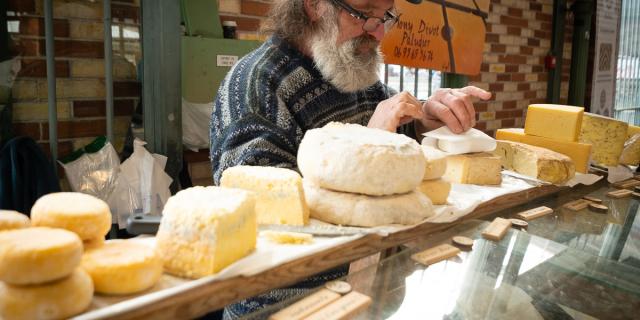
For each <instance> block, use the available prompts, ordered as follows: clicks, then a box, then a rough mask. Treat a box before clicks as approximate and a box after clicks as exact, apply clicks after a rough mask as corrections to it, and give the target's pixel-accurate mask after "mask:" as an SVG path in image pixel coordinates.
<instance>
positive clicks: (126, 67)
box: [7, 0, 140, 157]
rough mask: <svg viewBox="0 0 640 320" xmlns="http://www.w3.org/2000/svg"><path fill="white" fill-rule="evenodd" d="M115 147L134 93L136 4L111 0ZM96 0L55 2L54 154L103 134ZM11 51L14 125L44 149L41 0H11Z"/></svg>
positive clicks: (131, 0) (101, 64)
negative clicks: (16, 60) (15, 66)
mask: <svg viewBox="0 0 640 320" xmlns="http://www.w3.org/2000/svg"><path fill="white" fill-rule="evenodd" d="M111 11H112V12H111V13H112V16H113V22H114V24H113V27H112V32H114V34H113V38H114V41H113V50H114V59H113V78H114V84H113V88H114V97H115V102H114V109H115V110H114V113H115V123H114V133H115V135H116V140H115V143H114V145H115V147H116V149H117V150H118V151H119V150H121V148H122V144H123V140H124V136H125V134H126V131H127V128H128V126H129V122H130V119H131V114H132V112H133V109H134V107H135V105H136V104H137V102H138V101H139V99H140V85H139V83H138V82H137V81H136V67H135V63H136V61H138V60H139V58H140V41H139V37H138V34H137V33H138V31H139V20H140V19H139V16H140V10H139V4H138V1H136V0H119V1H113V3H112V10H111ZM102 12H103V11H102V3H101V2H97V1H96V2H94V1H85V0H55V1H53V15H54V35H55V55H56V64H55V65H56V93H57V109H58V138H59V147H58V153H59V157H64V156H65V155H68V154H69V153H70V152H71V151H72V150H73V149H76V148H78V147H80V146H83V145H85V144H86V143H88V142H90V141H91V140H92V139H94V138H95V137H96V136H99V135H104V134H106V119H105V113H106V112H105V86H104V49H103V38H104V35H103V24H102ZM7 14H8V21H9V32H10V38H11V42H12V44H11V46H12V50H13V51H14V53H15V54H16V55H19V57H20V60H21V63H22V68H21V71H20V73H19V75H18V78H17V79H16V82H15V84H14V86H13V90H12V96H13V129H14V133H15V134H17V135H28V136H31V137H33V138H34V139H36V140H37V141H38V142H39V143H40V144H41V145H42V146H43V147H44V150H45V152H47V153H48V152H49V145H48V143H49V125H48V111H47V110H48V106H47V79H46V61H45V40H44V33H45V29H44V18H43V17H44V13H43V2H42V1H39V0H9V2H8V12H7Z"/></svg>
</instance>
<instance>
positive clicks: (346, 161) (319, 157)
mask: <svg viewBox="0 0 640 320" xmlns="http://www.w3.org/2000/svg"><path fill="white" fill-rule="evenodd" d="M425 162H426V160H425V158H424V155H423V154H422V149H421V148H420V145H419V144H418V142H416V141H415V140H413V139H411V138H409V137H407V136H404V135H401V134H396V133H392V132H388V131H385V130H380V129H371V128H367V127H363V126H361V125H357V124H342V123H337V122H332V123H329V124H327V125H326V126H324V127H323V128H320V129H312V130H309V131H307V132H306V134H305V135H304V138H303V139H302V142H300V148H299V149H298V168H299V169H300V172H301V173H302V175H303V177H304V178H305V179H307V180H309V181H311V182H313V183H315V184H317V185H318V186H320V187H322V188H325V189H331V190H335V191H343V192H352V193H360V194H367V195H372V196H382V195H391V194H400V193H406V192H410V191H413V190H414V189H415V188H416V187H417V186H418V185H419V184H420V181H422V178H423V176H424V170H425V166H426V164H425Z"/></svg>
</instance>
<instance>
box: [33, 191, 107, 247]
mask: <svg viewBox="0 0 640 320" xmlns="http://www.w3.org/2000/svg"><path fill="white" fill-rule="evenodd" d="M31 223H32V224H33V225H34V226H42V227H52V228H62V229H67V230H70V231H73V232H75V233H77V234H78V236H80V239H82V240H90V239H95V238H97V237H101V236H104V235H106V234H107V232H109V230H110V229H111V211H110V210H109V206H108V205H107V203H106V202H104V201H102V200H100V199H98V198H96V197H94V196H91V195H88V194H84V193H79V192H58V193H50V194H47V195H44V196H42V197H40V199H38V201H36V203H35V204H34V205H33V207H32V208H31Z"/></svg>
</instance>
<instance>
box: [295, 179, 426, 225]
mask: <svg viewBox="0 0 640 320" xmlns="http://www.w3.org/2000/svg"><path fill="white" fill-rule="evenodd" d="M304 194H305V197H306V199H307V203H308V204H309V209H310V210H311V216H312V217H314V218H316V219H319V220H322V221H326V222H329V223H333V224H339V225H350V226H361V227H375V226H381V225H388V224H414V223H418V222H420V221H422V220H424V219H426V218H428V217H430V216H432V215H433V206H432V205H431V201H430V200H429V198H427V196H425V195H424V194H422V193H420V192H418V191H415V190H414V191H412V192H409V193H405V194H400V195H391V196H380V197H372V196H367V195H360V194H353V193H345V192H336V191H331V190H327V189H323V188H320V187H318V186H316V185H313V184H312V183H310V182H308V181H305V182H304Z"/></svg>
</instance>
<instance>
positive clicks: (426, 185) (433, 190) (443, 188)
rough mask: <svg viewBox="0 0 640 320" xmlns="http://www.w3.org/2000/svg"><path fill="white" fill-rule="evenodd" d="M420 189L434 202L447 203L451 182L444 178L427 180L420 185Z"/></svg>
mask: <svg viewBox="0 0 640 320" xmlns="http://www.w3.org/2000/svg"><path fill="white" fill-rule="evenodd" d="M418 191H420V192H422V193H424V195H426V196H427V197H429V199H431V202H432V203H433V204H447V198H448V197H449V192H450V191H451V183H449V182H448V181H444V180H442V179H435V180H425V181H422V183H421V184H420V186H419V187H418Z"/></svg>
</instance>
